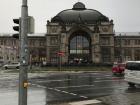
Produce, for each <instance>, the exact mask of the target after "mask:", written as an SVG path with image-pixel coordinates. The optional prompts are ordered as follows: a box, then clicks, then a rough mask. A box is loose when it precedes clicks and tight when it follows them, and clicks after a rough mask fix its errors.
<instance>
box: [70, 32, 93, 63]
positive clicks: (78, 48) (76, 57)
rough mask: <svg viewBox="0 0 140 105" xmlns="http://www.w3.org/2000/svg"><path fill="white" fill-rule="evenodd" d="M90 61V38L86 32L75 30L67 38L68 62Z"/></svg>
mask: <svg viewBox="0 0 140 105" xmlns="http://www.w3.org/2000/svg"><path fill="white" fill-rule="evenodd" d="M90 61H91V44H90V38H89V36H88V34H87V33H86V32H75V33H73V34H72V36H71V37H70V40H69V62H70V63H74V64H75V63H78V64H79V63H87V62H90Z"/></svg>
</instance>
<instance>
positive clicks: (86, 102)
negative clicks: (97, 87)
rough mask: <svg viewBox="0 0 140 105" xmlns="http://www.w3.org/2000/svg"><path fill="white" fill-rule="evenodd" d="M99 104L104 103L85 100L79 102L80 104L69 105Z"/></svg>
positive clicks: (70, 104)
mask: <svg viewBox="0 0 140 105" xmlns="http://www.w3.org/2000/svg"><path fill="white" fill-rule="evenodd" d="M99 103H102V102H101V101H99V100H96V99H94V100H84V101H78V102H71V103H69V105H93V104H94V105H95V104H99Z"/></svg>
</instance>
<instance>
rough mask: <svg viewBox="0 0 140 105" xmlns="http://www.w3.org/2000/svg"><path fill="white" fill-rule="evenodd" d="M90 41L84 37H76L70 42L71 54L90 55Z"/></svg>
mask: <svg viewBox="0 0 140 105" xmlns="http://www.w3.org/2000/svg"><path fill="white" fill-rule="evenodd" d="M88 53H89V41H88V39H87V38H86V37H84V36H75V37H73V38H72V39H71V41H70V54H88Z"/></svg>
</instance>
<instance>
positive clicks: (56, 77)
mask: <svg viewBox="0 0 140 105" xmlns="http://www.w3.org/2000/svg"><path fill="white" fill-rule="evenodd" d="M0 77H1V78H0V103H1V104H2V105H18V74H14V73H12V74H10V73H6V74H5V73H0ZM29 82H30V83H31V85H30V87H29V89H28V105H52V104H55V103H57V104H58V103H59V105H62V104H61V103H65V102H73V101H81V100H88V99H99V100H101V101H103V102H105V103H108V104H109V105H140V98H139V95H140V87H139V86H137V87H136V88H129V87H128V84H127V83H126V82H125V81H124V77H123V76H114V75H112V73H111V72H90V73H88V72H82V73H64V72H57V73H39V74H37V73H36V74H35V73H34V74H29Z"/></svg>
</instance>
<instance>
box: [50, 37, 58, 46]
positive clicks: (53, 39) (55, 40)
mask: <svg viewBox="0 0 140 105" xmlns="http://www.w3.org/2000/svg"><path fill="white" fill-rule="evenodd" d="M50 44H51V45H57V44H58V38H57V37H51V38H50Z"/></svg>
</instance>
